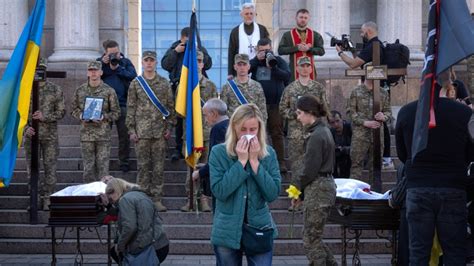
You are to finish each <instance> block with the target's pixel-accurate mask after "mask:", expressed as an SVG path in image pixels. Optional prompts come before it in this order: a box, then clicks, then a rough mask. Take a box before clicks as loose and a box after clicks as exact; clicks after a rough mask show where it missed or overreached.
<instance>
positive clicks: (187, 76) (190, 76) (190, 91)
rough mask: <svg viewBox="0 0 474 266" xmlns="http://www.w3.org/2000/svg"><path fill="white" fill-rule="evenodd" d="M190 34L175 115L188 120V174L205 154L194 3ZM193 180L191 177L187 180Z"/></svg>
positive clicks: (191, 187)
mask: <svg viewBox="0 0 474 266" xmlns="http://www.w3.org/2000/svg"><path fill="white" fill-rule="evenodd" d="M189 24H190V26H189V28H190V35H189V41H188V45H186V50H185V52H184V59H183V67H182V69H181V78H180V80H179V86H178V91H177V95H176V106H175V109H176V113H177V114H178V115H180V116H181V117H183V119H184V121H185V125H186V128H185V134H186V135H185V136H186V139H185V141H184V144H185V146H184V159H185V161H186V163H187V165H188V166H189V167H190V168H191V169H190V171H189V172H188V174H189V175H191V174H192V172H193V170H195V168H196V165H197V163H198V161H199V158H200V157H201V155H202V153H203V151H204V141H203V130H202V112H201V103H202V102H201V89H200V85H199V72H198V59H197V55H198V51H197V47H196V38H197V37H196V35H197V32H198V30H197V21H196V13H195V8H194V4H193V12H192V15H191V19H190V23H189ZM188 178H191V177H188ZM193 185H194V182H189V186H190V188H189V191H194V188H193ZM193 194H194V193H189V194H188V195H189V196H190V199H189V209H190V210H191V209H193Z"/></svg>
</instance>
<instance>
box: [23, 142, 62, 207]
mask: <svg viewBox="0 0 474 266" xmlns="http://www.w3.org/2000/svg"><path fill="white" fill-rule="evenodd" d="M24 139H25V142H24V145H23V146H24V148H25V157H26V171H27V172H28V177H30V176H31V169H30V166H31V139H30V138H28V137H25V138H24ZM39 149H40V151H39V156H40V157H41V158H42V159H43V170H44V177H43V178H40V179H39V187H38V190H39V191H38V195H39V196H40V197H42V198H45V197H49V195H51V194H53V192H54V191H55V189H56V170H57V163H58V155H59V148H58V140H40V141H39Z"/></svg>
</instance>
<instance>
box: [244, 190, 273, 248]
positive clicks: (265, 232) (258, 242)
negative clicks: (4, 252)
mask: <svg viewBox="0 0 474 266" xmlns="http://www.w3.org/2000/svg"><path fill="white" fill-rule="evenodd" d="M248 198H249V197H248V195H247V201H246V202H245V214H244V215H245V216H244V217H245V219H244V224H243V226H242V240H241V244H242V250H243V251H244V252H245V254H246V255H248V256H253V255H257V254H261V253H266V252H268V251H270V250H272V249H273V231H274V229H273V228H272V227H270V226H265V227H262V228H258V227H255V226H252V225H250V224H248V223H247V209H248Z"/></svg>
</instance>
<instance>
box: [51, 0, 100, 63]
mask: <svg viewBox="0 0 474 266" xmlns="http://www.w3.org/2000/svg"><path fill="white" fill-rule="evenodd" d="M54 13H55V20H54V29H55V30H54V54H53V55H51V56H50V57H49V61H50V62H71V61H75V62H81V61H90V60H95V59H96V58H98V57H99V56H100V54H99V47H100V45H101V44H100V43H99V1H98V0H61V1H55V11H54Z"/></svg>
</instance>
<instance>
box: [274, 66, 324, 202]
mask: <svg viewBox="0 0 474 266" xmlns="http://www.w3.org/2000/svg"><path fill="white" fill-rule="evenodd" d="M296 70H297V71H298V74H299V77H298V79H297V80H295V81H293V82H292V83H290V84H289V85H288V86H287V87H286V88H285V90H284V91H283V95H282V96H281V101H280V113H281V116H282V117H283V119H286V121H287V123H288V133H287V135H288V146H289V149H288V157H289V160H290V163H291V169H292V171H294V170H295V169H301V167H302V166H301V165H300V164H301V162H302V158H303V154H304V148H303V143H304V139H305V131H304V128H303V126H302V125H301V123H300V122H298V120H297V119H296V102H297V101H298V98H300V97H301V96H304V95H314V96H315V97H316V98H317V99H318V100H319V101H320V102H321V103H322V104H323V106H324V107H325V108H326V110H329V104H328V101H327V99H326V91H325V89H324V86H323V85H322V84H321V83H319V82H317V81H315V80H312V79H311V78H310V74H311V72H312V71H313V68H312V67H311V60H310V59H309V57H300V58H299V59H298V67H297V69H296ZM292 180H293V181H295V175H294V174H293V175H292ZM289 210H290V211H292V210H293V209H292V208H291V207H290V208H289Z"/></svg>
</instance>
